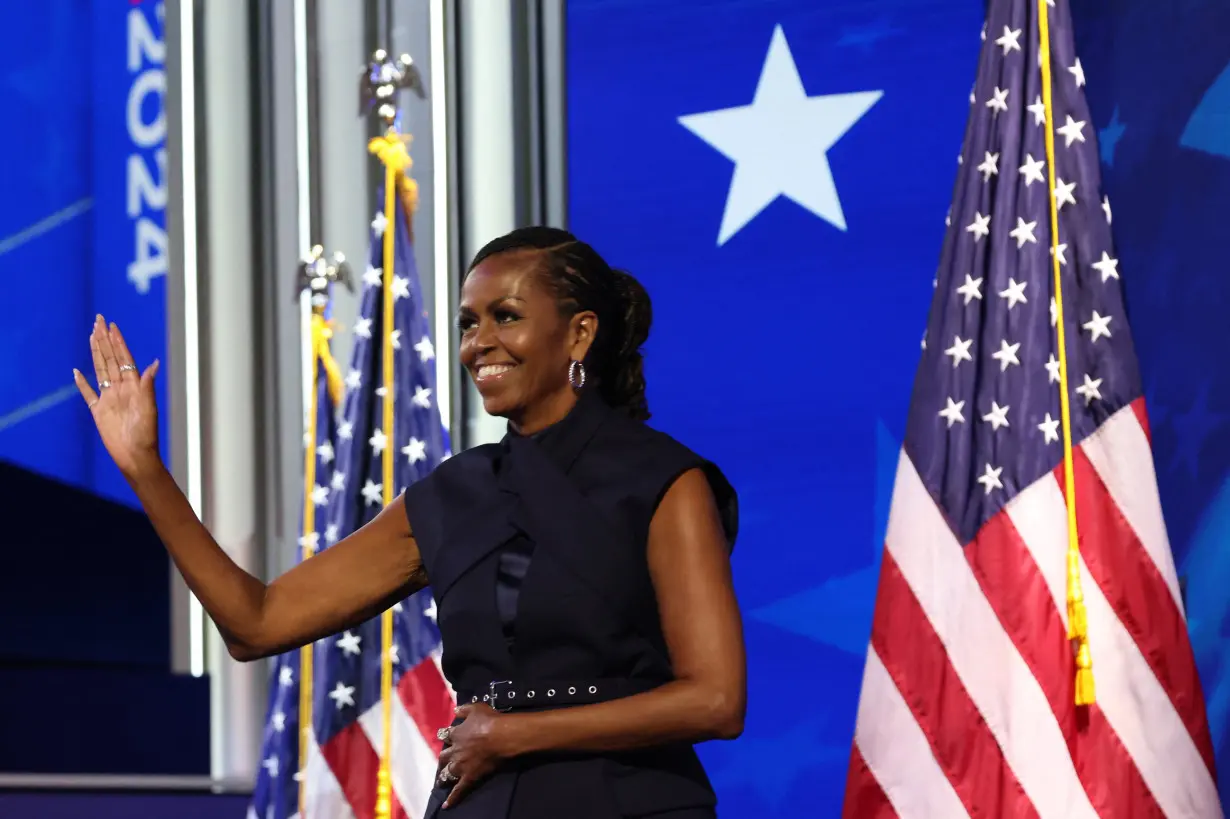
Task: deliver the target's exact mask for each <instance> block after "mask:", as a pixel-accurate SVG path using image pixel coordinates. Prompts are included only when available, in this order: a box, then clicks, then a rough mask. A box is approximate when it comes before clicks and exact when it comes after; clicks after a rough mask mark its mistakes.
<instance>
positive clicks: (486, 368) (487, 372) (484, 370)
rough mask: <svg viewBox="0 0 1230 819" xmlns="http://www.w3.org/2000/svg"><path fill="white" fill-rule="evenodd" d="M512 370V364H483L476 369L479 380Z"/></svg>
mask: <svg viewBox="0 0 1230 819" xmlns="http://www.w3.org/2000/svg"><path fill="white" fill-rule="evenodd" d="M512 368H513V365H512V364H484V365H483V366H481V367H479V368H478V377H479V378H491V377H492V376H496V375H500V374H501V373H506V372H508V371H509V370H511V369H512Z"/></svg>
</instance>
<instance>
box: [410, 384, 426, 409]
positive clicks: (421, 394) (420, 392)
mask: <svg viewBox="0 0 1230 819" xmlns="http://www.w3.org/2000/svg"><path fill="white" fill-rule="evenodd" d="M410 400H411V401H413V402H414V404H415V405H416V406H420V407H422V408H423V409H431V390H430V389H428V388H427V387H415V388H414V398H412V399H410Z"/></svg>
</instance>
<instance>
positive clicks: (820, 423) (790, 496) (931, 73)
mask: <svg viewBox="0 0 1230 819" xmlns="http://www.w3.org/2000/svg"><path fill="white" fill-rule="evenodd" d="M981 25H982V19H981V3H978V2H970V0H931V2H896V3H887V2H875V3H871V2H867V3H862V4H858V3H843V4H828V3H815V2H811V1H810V0H794V1H788V0H762V2H756V3H748V2H734V0H731V2H713V0H707V2H700V0H696V1H695V2H672V3H660V2H653V1H652V0H643V1H642V2H634V1H633V0H625V1H624V2H617V3H612V2H607V0H571V2H569V4H568V30H567V36H568V41H567V42H568V62H567V72H568V149H569V164H568V174H569V193H568V195H569V200H570V208H569V219H570V223H571V227H572V229H573V230H574V232H576V233H577V234H578V235H579V236H580V237H582V238H584V239H585V240H587V241H589V242H591V243H592V244H594V246H595V247H596V248H597V249H598V250H599V251H600V252H601V253H603V254H604V255H605V256H606V257H607V259H608V260H609V261H610V262H611V263H612V264H613V265H615V266H617V267H624V268H627V269H628V270H629V271H631V272H632V273H633V274H634V275H636V276H638V277H639V278H640V279H641V280H642V281H643V282H644V283H645V285H646V287H647V288H648V290H649V292H650V294H651V296H652V298H653V305H654V316H655V318H654V329H653V334H652V337H651V340H650V342H649V344H648V346H647V365H646V366H647V377H648V381H649V404H650V410H651V411H652V412H653V418H652V420H651V422H650V423H651V424H652V425H654V426H657V427H659V428H661V429H663V430H666V431H668V432H670V433H672V434H674V435H675V436H677V437H678V438H680V439H681V440H683V441H684V442H685V443H687V444H688V445H690V446H692V447H694V448H695V449H697V450H698V451H699V452H700V453H702V454H704V455H706V456H708V457H710V458H712V459H714V460H715V461H716V462H717V463H718V464H719V465H720V466H721V467H722V468H723V469H724V470H725V471H726V472H727V474H728V475H729V477H730V479H731V480H732V481H733V483H734V485H735V486H736V488H737V489H738V490H739V493H740V501H741V504H742V507H741V509H742V517H741V525H742V530H741V535H740V538H739V542H738V544H737V545H736V548H735V552H734V563H735V573H736V582H737V587H738V592H739V598H740V601H741V603H742V606H743V610H744V613H745V617H746V628H747V641H748V652H749V653H748V663H749V674H750V680H749V685H750V706H749V712H748V719H747V727H746V732H745V734H744V736H743V737H742V738H741V739H740V740H739V741H738V742H735V743H711V744H708V745H706V746H704V747H703V748H702V749H701V752H702V756H703V757H704V759H705V762H706V764H707V766H708V769H709V772H710V774H711V776H712V778H713V780H714V784H715V786H716V788H717V790H718V793H719V798H720V800H721V808H722V810H721V813H722V816H724V817H740V816H747V817H753V816H754V817H773V816H781V817H798V816H836V815H838V814H839V812H840V807H839V806H840V801H841V794H842V789H843V784H844V781H845V775H846V764H847V760H848V756H849V748H850V738H851V736H852V733H853V725H854V715H855V708H856V704H857V698H858V690H859V684H860V681H861V676H862V668H863V658H864V654H865V649H866V643H867V639H868V635H869V631H870V622H871V611H872V605H873V600H874V591H875V582H876V578H877V573H878V560H879V552H880V548H881V542H882V539H883V532H884V526H885V522H886V519H887V511H888V502H889V498H890V493H891V489H892V479H893V474H894V472H895V466H896V459H897V453H898V448H899V446H900V441H901V436H902V434H903V425H904V421H905V417H906V408H907V404H908V401H909V394H910V387H911V382H912V380H913V375H914V368H915V366H916V364H917V357H918V353H919V350H920V341H921V338H922V332H923V328H924V326H925V323H926V319H927V309H928V304H929V301H930V297H931V292H932V278H933V273H934V270H935V266H936V264H937V261H938V258H939V251H940V244H941V241H942V238H943V230H944V218H945V213H946V211H947V209H948V204H949V199H950V194H951V190H952V185H953V180H954V172H955V170H956V161H957V155H958V153H959V152H960V149H961V138H962V134H963V131H964V126H965V118H966V114H967V111H968V108H969V91H970V85H971V83H972V81H973V76H974V70H975V63H976V59H977V53H978V47H979V45H980V40H979V31H980V28H981ZM805 95H806V97H807V99H806V100H805V99H804V96H805ZM741 106H751V107H750V108H747V109H745V110H743V111H738V110H736V111H726V112H725V113H712V114H710V113H708V112H719V111H723V110H724V109H737V108H739V107H741ZM822 156H826V157H827V161H828V166H829V170H830V173H831V179H830V178H826V176H825V175H824V173H823V172H822V171H821V172H816V171H815V170H814V169H815V168H816V167H817V162H816V160H817V159H820V158H821V157H822ZM736 167H737V170H736Z"/></svg>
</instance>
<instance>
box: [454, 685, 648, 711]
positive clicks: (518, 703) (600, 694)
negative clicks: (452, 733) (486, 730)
mask: <svg viewBox="0 0 1230 819" xmlns="http://www.w3.org/2000/svg"><path fill="white" fill-rule="evenodd" d="M657 687H658V683H651V682H647V681H643V680H628V679H619V678H612V679H595V680H535V681H524V682H521V681H513V680H500V681H498V682H492V683H489V684H488V685H487V687H486V688H485V689H483V690H482V691H458V692H457V702H458V703H463V704H464V703H467V702H471V703H474V702H485V703H487V704H488V705H490V706H491V707H492V708H494V709H495V710H497V711H511V710H513V709H516V708H551V707H556V706H565V705H590V704H593V703H596V702H606V701H608V700H617V699H620V698H621V697H630V696H632V695H633V694H642V693H644V692H646V691H649V690H650V689H653V688H657Z"/></svg>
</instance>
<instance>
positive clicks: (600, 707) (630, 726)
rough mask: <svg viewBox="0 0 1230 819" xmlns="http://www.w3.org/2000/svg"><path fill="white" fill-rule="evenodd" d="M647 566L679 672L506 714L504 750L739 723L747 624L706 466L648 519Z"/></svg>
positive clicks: (560, 747) (697, 738)
mask: <svg viewBox="0 0 1230 819" xmlns="http://www.w3.org/2000/svg"><path fill="white" fill-rule="evenodd" d="M649 570H650V574H651V576H652V578H653V585H654V590H655V592H656V595H657V599H658V610H659V612H660V615H661V618H662V631H663V633H664V634H665V636H666V642H667V647H668V649H669V651H670V657H671V663H672V665H673V667H674V671H675V677H676V679H675V680H674V681H672V682H670V683H667V684H666V685H663V686H660V687H659V688H655V689H654V690H652V691H649V692H646V693H644V694H637V695H635V696H631V697H626V698H623V699H618V700H611V701H610V702H603V703H596V704H594V705H583V706H577V707H574V708H562V709H558V710H555V711H542V712H537V713H529V714H517V713H513V714H503V715H501V716H500V717H499V718H498V719H497V720H495V724H494V725H493V726H492V733H493V736H492V742H493V744H494V745H495V746H496V748H497V749H498V751H499V752H500V754H501V755H502V756H506V757H507V756H518V755H521V754H526V753H533V752H538V751H599V752H600V751H626V750H633V749H637V748H645V747H652V746H656V745H663V744H668V743H673V742H687V743H694V742H701V741H704V740H708V739H734V738H735V737H737V736H739V734H741V733H742V732H743V715H744V711H745V709H746V704H747V693H746V665H745V660H744V647H743V629H742V624H741V620H740V616H739V607H738V602H737V601H736V599H735V592H734V585H733V582H732V580H731V571H730V553H729V544H728V543H727V542H726V538H725V536H724V534H723V533H722V525H721V522H720V520H719V518H718V512H717V507H716V505H715V504H714V501H713V493H712V492H711V490H710V488H709V483H708V481H707V479H706V478H705V476H704V473H703V472H702V471H701V470H699V469H693V470H689V471H688V472H686V473H684V474H683V475H682V476H680V478H679V479H678V480H677V481H675V483H674V484H673V485H672V486H671V488H670V490H669V491H668V492H667V493H666V496H665V497H664V498H663V499H662V502H661V504H659V506H658V510H657V512H656V513H655V515H654V517H653V521H652V523H651V524H650V527H649Z"/></svg>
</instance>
